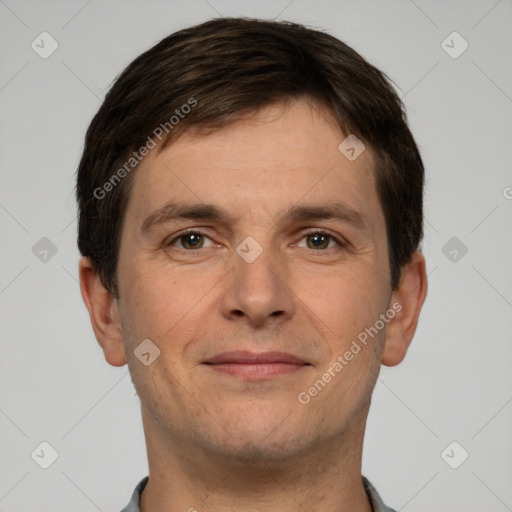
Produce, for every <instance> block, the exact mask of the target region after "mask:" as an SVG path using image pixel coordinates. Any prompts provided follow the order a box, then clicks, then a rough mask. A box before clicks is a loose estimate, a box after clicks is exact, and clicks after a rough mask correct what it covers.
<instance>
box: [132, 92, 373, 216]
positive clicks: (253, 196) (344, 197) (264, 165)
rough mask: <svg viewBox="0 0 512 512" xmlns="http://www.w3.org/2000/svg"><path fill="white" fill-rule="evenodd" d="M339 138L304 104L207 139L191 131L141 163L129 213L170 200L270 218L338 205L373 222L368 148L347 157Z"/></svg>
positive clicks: (277, 108)
mask: <svg viewBox="0 0 512 512" xmlns="http://www.w3.org/2000/svg"><path fill="white" fill-rule="evenodd" d="M198 107H200V105H199V106H198ZM345 139H346V135H345V134H343V133H342V132H341V130H340V128H339V126H338V123H337V121H336V120H335V119H334V117H333V116H332V115H331V114H330V112H329V111H328V110H326V109H325V108H323V107H321V106H320V105H318V104H315V103H312V102H309V101H306V100H297V101H294V102H289V103H286V104H283V103H280V104H275V105H271V106H268V107H266V108H264V109H261V110H259V111H257V112H255V113H252V114H250V115H248V116H246V117H243V118H241V119H239V120H236V121H233V122H231V123H229V124H227V125H226V126H225V127H223V128H220V129H218V130H216V131H210V132H209V133H208V134H205V133H204V132H203V131H201V130H200V129H197V128H194V127H192V128H191V129H189V130H187V131H185V132H184V133H183V134H182V135H181V136H180V137H179V138H178V139H177V140H175V141H174V142H172V143H171V144H170V145H169V146H167V147H165V148H164V149H163V150H162V151H158V150H153V151H151V152H150V154H149V155H148V156H147V157H146V158H145V159H144V160H143V161H142V162H141V164H140V165H139V168H138V169H137V171H136V173H135V176H134V180H133V184H132V188H131V194H130V200H129V205H128V210H127V216H130V217H131V219H132V220H135V219H139V220H140V218H141V217H144V219H145V218H146V217H147V216H148V215H150V214H151V213H152V212H154V210H155V209H158V208H159V207H162V206H163V205H164V204H166V203H167V202H169V201H170V200H172V201H176V202H177V201H181V202H184V201H185V202H193V203H200V202H202V203H205V204H206V203H207V204H219V205H223V206H224V208H225V209H226V208H229V209H230V210H231V211H233V213H235V214H239V215H243V214H251V213H253V214H264V215H270V216H272V215H273V212H275V211H278V210H279V211H282V209H283V208H288V207H292V206H293V205H297V204H299V203H302V204H305V205H307V204H311V205H312V204H314V205H318V204H321V203H322V202H329V203H334V202H336V201H342V202H343V203H345V204H346V205H348V206H350V207H352V208H353V209H357V210H361V211H362V212H366V214H367V215H369V216H370V217H371V215H372V214H373V215H375V213H376V211H377V212H378V210H379V209H380V207H379V204H378V199H377V194H376V189H375V180H374V172H373V166H374V158H373V155H372V152H371V150H370V148H368V147H367V148H366V150H364V151H363V152H362V153H361V154H360V155H359V156H358V157H357V158H356V159H355V160H352V161H351V160H349V159H348V158H347V156H346V154H344V153H342V152H341V151H340V150H339V146H340V144H341V143H343V141H344V140H345ZM228 205H229V206H228ZM363 214H364V213H363ZM370 221H371V219H370Z"/></svg>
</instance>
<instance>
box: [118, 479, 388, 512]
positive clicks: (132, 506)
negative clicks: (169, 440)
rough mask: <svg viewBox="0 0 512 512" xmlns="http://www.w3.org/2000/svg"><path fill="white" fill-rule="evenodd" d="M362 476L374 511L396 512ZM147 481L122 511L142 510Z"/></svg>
mask: <svg viewBox="0 0 512 512" xmlns="http://www.w3.org/2000/svg"><path fill="white" fill-rule="evenodd" d="M361 478H362V479H363V486H364V489H365V491H366V494H368V498H369V499H370V503H371V505H372V508H373V512H396V511H395V510H393V509H392V508H389V507H387V506H386V505H384V502H383V501H382V499H381V497H380V496H379V494H378V492H377V491H376V490H375V487H373V485H372V484H371V483H370V482H369V480H367V479H366V478H365V477H364V476H362V477H361ZM147 483H148V477H147V476H146V477H145V478H143V479H142V480H141V481H140V482H139V484H138V485H137V487H135V491H133V494H132V498H131V500H130V503H128V505H126V507H125V508H123V510H121V512H140V507H139V501H140V495H141V493H142V491H143V490H144V487H146V484H147Z"/></svg>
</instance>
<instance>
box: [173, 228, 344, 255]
mask: <svg viewBox="0 0 512 512" xmlns="http://www.w3.org/2000/svg"><path fill="white" fill-rule="evenodd" d="M191 234H194V235H200V236H203V237H206V238H209V239H210V240H211V238H210V237H209V236H208V235H207V234H206V233H203V232H202V231H199V230H197V229H186V230H185V231H182V232H181V233H178V235H176V236H175V237H174V238H172V239H171V240H169V242H166V243H165V246H166V247H170V246H172V245H173V244H174V242H176V241H177V240H180V239H181V238H183V237H185V236H187V235H191ZM317 234H318V235H324V236H327V237H329V238H330V239H331V240H334V241H335V242H336V244H337V245H338V248H340V249H341V248H344V247H345V246H346V245H347V242H346V241H345V240H343V239H342V238H340V237H338V236H335V235H333V234H332V233H330V232H329V231H325V230H322V229H316V230H312V231H308V232H307V233H304V234H303V236H302V237H301V239H300V240H302V239H303V238H305V237H307V236H311V235H317ZM178 249H180V250H182V251H186V252H191V253H193V252H195V251H200V250H202V249H203V248H199V249H185V248H182V247H178ZM307 249H310V248H309V247H307ZM328 249H334V247H329V248H327V249H310V250H311V251H315V252H325V251H327V250H328Z"/></svg>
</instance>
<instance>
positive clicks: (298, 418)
mask: <svg viewBox="0 0 512 512" xmlns="http://www.w3.org/2000/svg"><path fill="white" fill-rule="evenodd" d="M198 108H200V107H198ZM344 139H345V135H343V134H342V133H341V131H340V130H339V128H338V126H337V124H336V122H335V121H334V119H333V118H332V117H330V115H329V114H327V112H325V111H324V110H318V109H315V108H312V107H311V105H310V104H309V103H307V102H306V101H298V102H295V103H293V104H290V105H289V106H288V107H285V106H284V105H274V106H271V107H268V108H265V109H264V110H261V111H259V112H258V113H257V114H255V115H252V116H250V117H248V118H246V119H244V120H240V121H236V122H234V123H233V124H230V125H228V126H227V127H226V128H223V129H220V130H218V131H216V132H213V133H210V134H208V135H204V134H201V133H195V134H194V133H192V132H187V133H185V134H184V135H183V136H182V137H180V138H179V139H177V141H175V142H174V143H172V144H171V145H170V146H169V147H167V148H166V149H165V150H164V151H162V152H161V153H157V152H156V151H153V152H151V153H150V155H149V156H148V157H147V158H146V159H145V160H144V161H143V162H142V164H141V166H140V167H139V169H138V170H137V173H136V175H135V176H134V182H133V188H132V190H131V192H130V194H131V195H130V200H129V204H128V207H127V211H126V215H125V221H124V225H123V231H122V242H121V247H120V254H119V266H118V274H117V275H118V279H119V293H120V301H119V313H120V318H121V323H122V328H123V340H124V345H125V351H126V357H127V359H128V364H129V367H130V371H131V374H132V378H133V382H134V384H135V387H136V389H137V391H138V394H139V396H140V399H141V403H142V407H143V415H144V419H145V424H146V425H150V427H151V428H152V429H158V430H159V431H160V432H161V433H162V434H163V435H165V436H167V437H168V438H172V439H174V440H176V441H179V442H180V443H181V445H182V446H185V445H187V444H188V443H190V444H193V445H195V446H200V447H201V448H202V449H204V450H206V451H210V452H214V453H216V454H217V455H221V456H222V455H224V456H228V457H231V456H235V457H253V456H263V455H264V456H266V457H267V458H268V457H274V458H275V459H276V460H277V459H280V458H284V457H289V456H290V454H292V453H297V452H299V451H306V450H307V449H308V448H309V447H312V446H314V445H315V443H316V445H317V444H318V443H319V441H320V440H326V439H329V438H332V437H333V436H336V435H341V434H342V433H347V432H349V431H350V429H354V428H355V426H356V425H358V426H361V425H364V420H365V418H366V414H367V410H368V407H369V401H370V397H371V393H372V390H373V387H374V384H375V380H376V377H377V374H378V371H379V367H380V364H381V354H382V350H383V345H384V340H385V328H384V329H382V330H380V331H379V333H378V334H377V335H375V336H374V337H373V338H371V337H368V344H367V345H366V346H365V345H363V344H361V343H359V345H360V346H361V350H360V351H359V352H358V353H357V354H355V355H354V356H353V358H351V360H349V361H346V359H344V360H345V362H346V364H343V365H342V366H343V368H342V369H341V370H339V366H337V367H336V368H338V370H334V371H333V364H334V363H335V362H336V361H339V359H338V357H343V356H344V354H345V353H346V352H347V351H349V350H350V348H351V346H352V342H353V341H354V340H356V339H357V336H358V335H359V334H360V333H361V332H362V331H364V330H365V328H370V327H372V326H374V325H375V323H376V320H378V319H379V317H380V315H381V314H382V313H385V312H386V310H388V308H389V307H390V300H391V289H390V271H389V263H388V254H387V239H386V228H385V220H384V215H383V212H382V209H381V206H380V203H379V200H378V197H377V192H376V186H375V177H374V174H373V168H372V166H373V160H372V155H371V154H370V150H369V149H367V150H366V151H364V152H363V153H362V154H361V155H360V156H359V157H358V158H356V159H355V160H354V161H350V160H349V159H347V157H346V156H345V155H344V154H342V153H341V152H340V151H339V150H338V146H339V144H340V143H341V142H342V141H343V140H344ZM168 203H175V204H176V205H179V206H180V207H187V206H191V205H199V206H202V207H205V206H206V205H211V206H213V207H215V208H216V209H217V210H218V213H220V216H219V217H217V218H216V217H214V216H211V215H208V216H205V215H204V216H203V217H201V218H171V216H169V215H168V216H167V219H166V220H165V219H164V217H165V216H159V217H158V216H156V217H155V216H153V219H152V222H150V221H147V222H146V223H145V221H146V219H148V218H149V217H150V216H151V215H152V214H153V213H154V212H155V211H156V210H158V209H160V208H162V207H164V206H165V205H166V204H168ZM334 206H338V207H339V208H338V210H337V211H338V212H339V213H342V215H341V216H340V217H332V218H321V216H320V217H319V216H318V215H312V211H311V210H309V211H308V210H307V208H315V209H318V208H329V207H334ZM292 211H294V212H295V214H296V215H291V213H292ZM203 213H204V212H203ZM301 213H302V215H300V214H301ZM313 213H314V212H313ZM196 217H197V216H196ZM144 224H145V229H143V225H144ZM185 230H190V231H191V232H192V234H190V233H189V234H188V235H185V234H184V231H185ZM248 237H249V238H248ZM259 251H261V253H259ZM146 339H149V340H151V342H152V343H154V345H156V346H157V347H158V349H159V350H160V355H159V356H158V357H157V358H156V359H155V360H154V361H153V362H152V363H151V364H150V365H148V366H146V365H144V364H143V363H142V362H141V361H140V360H139V359H138V358H137V357H136V356H135V355H134V350H135V349H136V348H137V346H138V345H139V344H140V343H141V342H142V341H143V340H146ZM227 352H243V354H240V353H238V354H237V353H234V354H233V353H232V354H226V353H227ZM269 352H274V353H275V352H279V353H287V354H289V355H291V356H294V357H295V358H296V362H299V364H291V363H290V360H291V359H287V358H286V357H285V356H283V355H275V354H274V356H275V357H274V363H272V364H271V363H268V361H267V364H262V363H257V362H256V363H254V361H253V364H247V362H248V359H247V357H249V359H250V356H251V355H255V354H267V353H269ZM146 357H148V356H146ZM215 361H217V364H213V363H215ZM220 361H224V363H223V364H220ZM279 361H280V362H279ZM287 361H288V362H287ZM329 368H331V373H330V375H331V378H330V379H328V378H327V377H324V380H323V382H324V385H323V386H322V385H318V384H317V393H314V392H312V393H309V392H308V390H309V389H310V388H311V387H312V386H314V385H315V383H316V382H318V380H319V379H320V380H321V379H322V376H323V375H324V374H325V373H326V372H327V371H328V369H329ZM326 380H327V382H325V381H326ZM304 392H305V393H304ZM301 393H302V394H301ZM306 395H307V396H309V400H308V399H307V396H306ZM299 396H302V400H299ZM306 402H307V403H306ZM358 430H360V429H358Z"/></svg>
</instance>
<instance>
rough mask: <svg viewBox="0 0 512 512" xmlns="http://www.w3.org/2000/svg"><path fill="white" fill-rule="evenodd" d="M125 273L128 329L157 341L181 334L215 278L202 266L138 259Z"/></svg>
mask: <svg viewBox="0 0 512 512" xmlns="http://www.w3.org/2000/svg"><path fill="white" fill-rule="evenodd" d="M128 275H129V278H128V279H127V280H126V281H125V285H126V286H125V289H126V297H127V304H126V312H127V314H128V316H129V320H128V321H129V325H130V327H131V329H130V331H131V332H132V333H133V334H134V335H135V336H136V337H137V338H141V339H144V338H150V339H154V340H155V343H157V344H159V342H160V343H163V342H164V341H165V340H166V339H168V338H169V337H170V336H171V337H173V338H177V337H178V338H180V337H183V335H184V334H183V331H184V329H187V326H188V325H189V324H190V323H191V322H192V323H194V322H193V318H194V316H196V314H197V312H199V310H200V309H201V306H200V303H201V301H202V300H203V299H205V297H206V296H207V295H208V292H209V291H210V290H211V289H212V288H213V287H214V285H215V283H216V282H217V281H218V280H219V278H218V277H217V276H216V275H211V274H210V273H208V272H205V271H204V268H203V270H202V271H199V270H193V271H192V270H191V269H190V268H185V267H174V266H173V267H171V266H170V265H169V264H168V263H166V262H163V263H157V262H155V261H146V262H144V263H141V264H140V265H138V268H134V269H132V270H131V271H130V272H129V274H128ZM178 332H179V333H180V335H179V336H177V334H176V333H178Z"/></svg>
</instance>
